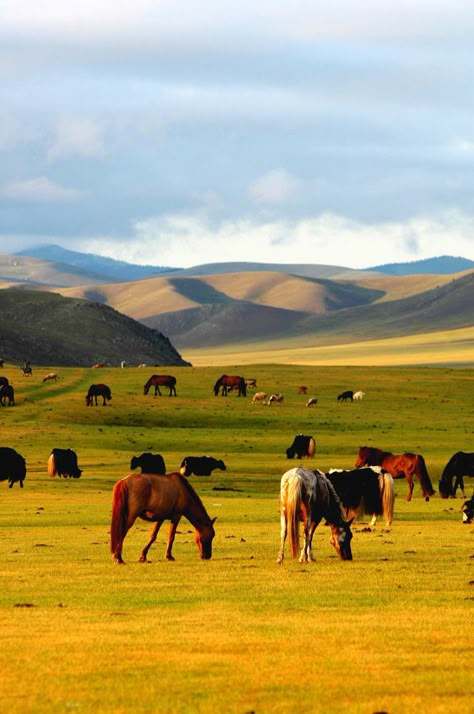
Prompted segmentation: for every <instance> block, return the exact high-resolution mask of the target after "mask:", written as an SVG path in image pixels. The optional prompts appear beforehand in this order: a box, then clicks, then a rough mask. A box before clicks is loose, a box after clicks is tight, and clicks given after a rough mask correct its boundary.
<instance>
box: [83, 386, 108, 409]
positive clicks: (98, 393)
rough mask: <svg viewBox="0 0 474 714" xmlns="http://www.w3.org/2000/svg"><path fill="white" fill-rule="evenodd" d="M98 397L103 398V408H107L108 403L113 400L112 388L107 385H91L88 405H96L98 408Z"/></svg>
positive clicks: (87, 400)
mask: <svg viewBox="0 0 474 714" xmlns="http://www.w3.org/2000/svg"><path fill="white" fill-rule="evenodd" d="M97 397H102V406H104V407H105V406H107V401H108V400H109V399H112V392H111V391H110V387H108V386H107V385H106V384H91V386H90V387H89V391H88V392H87V394H86V405H87V406H88V407H91V406H92V405H93V404H94V403H95V406H97Z"/></svg>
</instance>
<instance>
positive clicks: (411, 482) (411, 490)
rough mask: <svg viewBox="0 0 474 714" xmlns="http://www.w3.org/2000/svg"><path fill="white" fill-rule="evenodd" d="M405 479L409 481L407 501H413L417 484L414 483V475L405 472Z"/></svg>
mask: <svg viewBox="0 0 474 714" xmlns="http://www.w3.org/2000/svg"><path fill="white" fill-rule="evenodd" d="M405 478H406V480H407V481H408V496H407V501H411V497H412V495H413V488H414V486H415V484H414V483H413V474H412V473H411V472H410V471H405Z"/></svg>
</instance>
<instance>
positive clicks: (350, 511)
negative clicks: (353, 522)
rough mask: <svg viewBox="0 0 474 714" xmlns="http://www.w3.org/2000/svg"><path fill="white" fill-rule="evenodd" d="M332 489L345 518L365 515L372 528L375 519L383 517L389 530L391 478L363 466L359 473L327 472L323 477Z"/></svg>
mask: <svg viewBox="0 0 474 714" xmlns="http://www.w3.org/2000/svg"><path fill="white" fill-rule="evenodd" d="M326 476H327V478H328V479H329V480H330V481H331V483H332V485H333V486H334V488H335V489H336V493H337V495H338V496H339V498H340V500H341V503H342V505H343V507H344V509H345V512H346V518H350V517H351V516H358V515H361V514H362V513H367V514H369V515H371V516H372V520H371V522H370V525H371V526H375V524H376V522H377V516H381V515H383V516H384V518H385V523H386V525H387V526H390V525H391V524H392V521H393V506H394V503H395V490H394V487H393V477H392V475H391V474H389V472H388V471H385V469H383V468H382V467H381V466H363V467H362V468H360V469H350V470H348V471H345V470H343V469H331V470H330V471H329V472H328V473H327V474H326Z"/></svg>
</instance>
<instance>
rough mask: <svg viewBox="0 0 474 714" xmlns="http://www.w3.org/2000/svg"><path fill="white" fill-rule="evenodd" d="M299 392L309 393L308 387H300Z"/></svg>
mask: <svg viewBox="0 0 474 714" xmlns="http://www.w3.org/2000/svg"><path fill="white" fill-rule="evenodd" d="M298 394H308V387H305V386H301V387H298Z"/></svg>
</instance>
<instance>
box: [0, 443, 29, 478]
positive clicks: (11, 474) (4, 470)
mask: <svg viewBox="0 0 474 714" xmlns="http://www.w3.org/2000/svg"><path fill="white" fill-rule="evenodd" d="M25 478H26V462H25V459H24V458H23V456H22V455H21V454H19V453H18V451H15V449H11V448H10V447H9V446H0V481H8V488H11V487H12V486H13V484H14V483H17V482H18V483H19V484H20V488H23V481H24V480H25Z"/></svg>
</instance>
